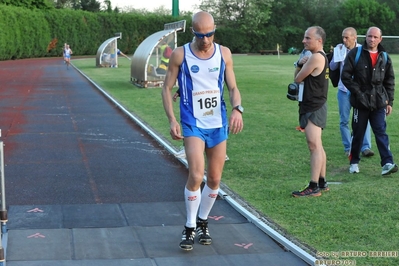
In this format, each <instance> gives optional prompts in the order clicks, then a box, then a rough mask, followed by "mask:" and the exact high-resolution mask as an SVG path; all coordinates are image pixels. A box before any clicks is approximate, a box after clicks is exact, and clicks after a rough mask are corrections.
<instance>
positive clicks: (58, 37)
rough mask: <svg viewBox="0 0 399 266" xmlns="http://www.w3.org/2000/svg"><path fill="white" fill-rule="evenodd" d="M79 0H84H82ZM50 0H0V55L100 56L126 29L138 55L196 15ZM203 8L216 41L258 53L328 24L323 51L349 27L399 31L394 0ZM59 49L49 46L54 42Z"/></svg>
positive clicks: (186, 37) (216, 1)
mask: <svg viewBox="0 0 399 266" xmlns="http://www.w3.org/2000/svg"><path fill="white" fill-rule="evenodd" d="M80 3H82V0H81V1H80ZM52 4H53V3H52V2H51V1H49V0H37V1H33V0H26V1H18V0H0V26H1V31H0V60H7V59H20V58H29V57H45V56H60V55H61V54H62V47H63V44H64V43H65V42H66V43H68V44H70V46H71V48H72V50H73V52H74V55H93V54H96V52H97V49H98V47H99V46H100V45H101V44H102V43H103V42H104V41H105V40H107V39H109V38H110V37H112V36H114V35H115V33H117V32H122V40H120V41H118V43H119V44H118V45H119V47H118V48H119V49H120V50H121V51H122V52H123V53H125V54H133V53H134V52H135V50H136V48H137V47H138V46H139V45H140V43H141V42H142V41H143V40H144V39H145V38H147V37H148V36H150V35H151V34H153V33H155V32H158V31H160V30H162V29H163V27H164V24H165V23H170V22H174V21H179V20H186V22H187V24H186V25H187V26H186V31H185V32H184V33H179V34H178V45H182V44H183V43H186V42H188V41H190V40H191V38H192V33H191V32H190V30H189V27H190V26H191V15H192V14H191V13H189V12H188V13H184V14H183V15H182V16H180V17H173V16H172V15H165V13H150V12H147V11H143V10H134V9H133V10H131V11H127V12H122V13H119V11H117V10H114V11H112V10H109V9H107V10H106V11H101V10H99V11H98V12H88V11H83V10H79V9H78V10H75V9H74V8H59V7H58V6H56V7H57V8H55V6H52ZM200 8H201V9H202V10H206V11H209V12H210V13H211V14H212V15H213V16H214V18H215V23H216V26H217V34H216V37H215V41H216V42H218V43H220V44H222V45H225V46H228V47H229V48H230V49H231V51H232V52H233V53H258V52H259V51H260V50H263V49H267V50H272V49H276V44H277V43H278V44H279V45H280V47H281V49H282V50H283V51H284V52H287V51H288V49H289V48H290V47H296V48H299V50H300V49H301V47H303V45H302V43H301V41H302V39H303V33H304V31H305V29H306V28H307V27H309V26H312V25H319V26H321V27H323V28H324V29H325V31H326V33H327V41H326V43H325V51H329V49H330V46H331V45H333V46H334V45H336V44H337V43H340V42H341V41H342V40H341V33H342V30H343V29H344V28H345V27H348V26H351V27H355V28H356V29H357V30H358V34H361V35H364V34H366V30H367V28H368V27H370V26H377V27H380V28H381V29H382V31H383V35H399V32H398V31H397V27H393V26H392V25H396V24H398V23H399V19H398V18H399V4H398V2H397V1H396V0H337V1H331V0H302V1H298V0H242V1H231V0H202V1H201V4H200ZM55 42H56V45H55V47H52V49H50V50H48V46H49V44H50V43H51V44H54V43H55ZM383 44H384V46H385V48H387V50H388V52H389V53H399V40H397V41H396V42H393V43H390V44H389V46H388V45H386V44H385V43H383Z"/></svg>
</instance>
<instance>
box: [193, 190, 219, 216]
mask: <svg viewBox="0 0 399 266" xmlns="http://www.w3.org/2000/svg"><path fill="white" fill-rule="evenodd" d="M218 192H219V189H216V190H213V189H211V188H210V187H208V185H206V184H205V186H204V189H203V190H202V195H201V205H200V209H199V214H198V217H199V218H201V219H202V220H207V219H208V215H209V213H210V212H211V209H212V207H213V204H214V203H215V200H216V198H217V196H218Z"/></svg>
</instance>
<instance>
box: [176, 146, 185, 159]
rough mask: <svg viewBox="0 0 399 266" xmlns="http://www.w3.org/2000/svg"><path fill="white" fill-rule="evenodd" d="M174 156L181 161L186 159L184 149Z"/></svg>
mask: <svg viewBox="0 0 399 266" xmlns="http://www.w3.org/2000/svg"><path fill="white" fill-rule="evenodd" d="M175 156H176V157H177V158H182V159H184V158H186V151H185V150H184V148H183V149H181V150H180V151H178V152H176V153H175Z"/></svg>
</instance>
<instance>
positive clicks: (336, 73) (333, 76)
mask: <svg viewBox="0 0 399 266" xmlns="http://www.w3.org/2000/svg"><path fill="white" fill-rule="evenodd" d="M333 57H334V52H331V53H329V54H327V59H328V64H330V62H331V60H332V59H333ZM340 65H341V63H339V65H338V67H337V69H335V70H331V69H330V70H329V74H328V75H329V77H330V80H331V84H332V85H333V87H334V88H336V87H338V82H339V78H340V74H341V73H340V68H341V66H340Z"/></svg>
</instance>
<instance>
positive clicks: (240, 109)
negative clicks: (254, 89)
mask: <svg viewBox="0 0 399 266" xmlns="http://www.w3.org/2000/svg"><path fill="white" fill-rule="evenodd" d="M233 110H237V111H238V112H240V113H241V114H242V113H244V107H242V106H241V105H237V106H235V107H234V108H233Z"/></svg>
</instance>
